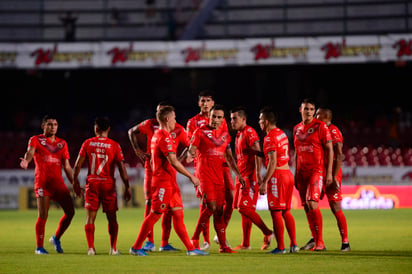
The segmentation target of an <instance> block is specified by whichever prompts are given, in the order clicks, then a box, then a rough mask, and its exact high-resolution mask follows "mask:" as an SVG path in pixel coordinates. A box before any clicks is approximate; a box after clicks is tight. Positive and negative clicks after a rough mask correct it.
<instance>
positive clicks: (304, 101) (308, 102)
mask: <svg viewBox="0 0 412 274" xmlns="http://www.w3.org/2000/svg"><path fill="white" fill-rule="evenodd" d="M302 104H311V105H314V106H316V104H315V101H314V100H313V99H311V98H305V99H303V100H302Z"/></svg>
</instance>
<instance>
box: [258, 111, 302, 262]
mask: <svg viewBox="0 0 412 274" xmlns="http://www.w3.org/2000/svg"><path fill="white" fill-rule="evenodd" d="M276 123H277V117H276V114H275V113H274V111H273V110H272V109H270V108H264V109H262V110H261V111H260V115H259V125H260V128H261V129H262V130H263V131H264V132H266V136H265V138H264V142H263V152H264V155H265V163H266V174H265V176H264V177H263V183H262V184H261V186H260V188H261V191H262V192H264V191H266V192H267V199H268V205H269V210H270V215H271V216H272V221H273V231H274V232H275V237H276V241H277V244H278V246H277V247H276V248H275V249H273V250H272V251H270V253H271V254H284V253H286V248H285V242H284V239H283V233H284V225H283V220H284V221H285V225H286V230H287V231H288V234H289V238H290V249H289V252H290V253H294V252H298V251H299V248H298V246H297V244H296V227H295V219H294V218H293V216H292V214H291V213H290V208H291V204H292V194H293V187H294V178H293V174H292V172H291V171H290V169H289V164H288V162H289V140H288V137H287V136H286V134H285V133H284V132H283V131H282V130H281V129H280V128H278V127H277V126H276ZM282 218H283V219H282Z"/></svg>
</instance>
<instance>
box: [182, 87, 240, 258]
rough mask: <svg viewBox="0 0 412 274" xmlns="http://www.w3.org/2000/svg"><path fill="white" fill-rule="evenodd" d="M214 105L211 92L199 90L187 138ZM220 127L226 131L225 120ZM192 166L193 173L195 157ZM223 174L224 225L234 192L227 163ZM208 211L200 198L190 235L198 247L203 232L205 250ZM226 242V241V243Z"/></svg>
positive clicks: (207, 234) (207, 120)
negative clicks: (195, 112)
mask: <svg viewBox="0 0 412 274" xmlns="http://www.w3.org/2000/svg"><path fill="white" fill-rule="evenodd" d="M214 105H215V101H214V99H213V93H212V92H210V91H201V92H200V93H199V95H198V106H199V108H200V112H199V113H198V114H197V115H195V116H194V117H192V118H191V119H189V120H188V122H187V126H186V131H187V135H188V138H189V140H190V139H191V138H192V135H193V133H194V132H195V130H196V129H198V128H199V127H201V126H204V125H208V124H209V120H210V110H211V108H212V107H213V106H214ZM222 127H223V128H224V129H225V130H226V131H227V130H228V128H227V124H226V120H224V121H223V123H222ZM194 166H195V174H196V166H197V159H196V158H195V159H194ZM223 176H224V180H225V185H226V192H225V204H224V206H223V212H224V220H225V224H226V226H227V225H228V224H229V221H230V218H231V217H232V212H233V207H232V204H233V192H234V189H235V187H234V184H233V179H232V175H231V173H230V169H229V166H228V165H227V163H225V164H224V168H223ZM196 192H197V195H198V196H199V197H200V196H201V195H200V194H199V191H196ZM209 214H210V211H209V210H207V207H206V203H205V202H204V201H203V200H201V204H200V208H199V220H198V223H197V225H196V228H195V231H194V233H193V236H192V242H193V243H194V245H195V246H196V247H199V237H200V233H202V234H203V238H204V242H203V245H202V247H201V250H207V249H209V248H210V239H209V219H210V217H211V215H209ZM214 240H215V242H217V243H218V242H219V241H218V238H217V237H215V239H214ZM227 244H228V243H227Z"/></svg>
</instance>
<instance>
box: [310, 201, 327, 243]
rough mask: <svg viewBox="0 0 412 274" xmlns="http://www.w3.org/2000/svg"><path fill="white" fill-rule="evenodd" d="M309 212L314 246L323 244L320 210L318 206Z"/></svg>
mask: <svg viewBox="0 0 412 274" xmlns="http://www.w3.org/2000/svg"><path fill="white" fill-rule="evenodd" d="M310 212H311V217H312V219H311V220H312V224H313V231H312V234H314V236H315V237H314V239H315V245H316V246H324V243H323V235H322V229H323V220H322V213H321V212H320V209H319V208H316V209H313V210H310Z"/></svg>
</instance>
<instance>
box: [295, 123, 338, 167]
mask: <svg viewBox="0 0 412 274" xmlns="http://www.w3.org/2000/svg"><path fill="white" fill-rule="evenodd" d="M293 137H294V143H295V151H296V156H297V162H296V169H297V170H303V171H312V172H316V171H318V172H322V171H323V169H324V162H325V160H324V158H325V151H324V149H323V146H324V145H326V144H327V143H329V142H331V141H332V138H331V135H330V132H329V129H328V126H327V125H326V124H325V123H324V122H322V121H320V120H318V119H315V118H314V119H313V121H312V122H311V123H310V124H308V125H305V124H303V122H301V123H299V124H297V125H296V126H295V127H294V128H293Z"/></svg>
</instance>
